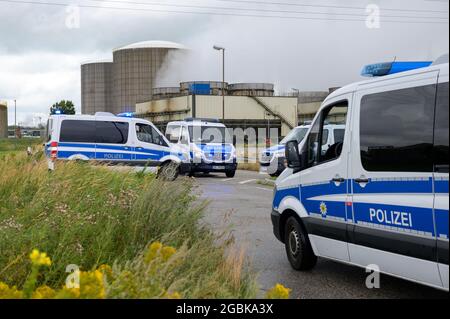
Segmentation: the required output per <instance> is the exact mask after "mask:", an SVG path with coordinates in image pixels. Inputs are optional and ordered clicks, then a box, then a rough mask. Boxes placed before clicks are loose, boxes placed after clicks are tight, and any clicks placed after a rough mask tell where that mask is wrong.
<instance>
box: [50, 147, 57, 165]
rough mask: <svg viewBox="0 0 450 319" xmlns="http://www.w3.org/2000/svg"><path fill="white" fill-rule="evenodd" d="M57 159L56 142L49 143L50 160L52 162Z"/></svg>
mask: <svg viewBox="0 0 450 319" xmlns="http://www.w3.org/2000/svg"><path fill="white" fill-rule="evenodd" d="M57 158H58V142H51V143H50V159H51V160H52V161H54V160H56V159H57Z"/></svg>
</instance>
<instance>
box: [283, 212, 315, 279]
mask: <svg viewBox="0 0 450 319" xmlns="http://www.w3.org/2000/svg"><path fill="white" fill-rule="evenodd" d="M284 234H285V235H284V243H285V245H284V246H285V248H286V254H287V257H288V260H289V263H290V264H291V266H292V268H294V269H295V270H310V269H312V268H313V267H314V266H315V265H316V263H317V256H316V255H314V252H313V250H312V247H311V243H310V241H309V238H308V234H307V232H306V230H305V229H304V227H303V226H302V225H301V224H300V223H299V222H298V220H297V219H296V218H295V217H293V216H291V217H289V218H288V220H287V221H286V224H285V229H284Z"/></svg>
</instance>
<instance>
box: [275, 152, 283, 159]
mask: <svg viewBox="0 0 450 319" xmlns="http://www.w3.org/2000/svg"><path fill="white" fill-rule="evenodd" d="M273 157H276V158H279V157H284V153H281V152H277V153H273Z"/></svg>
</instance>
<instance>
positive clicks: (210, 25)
mask: <svg viewBox="0 0 450 319" xmlns="http://www.w3.org/2000/svg"><path fill="white" fill-rule="evenodd" d="M5 1H6V2H5ZM13 1H25V2H40V3H56V4H62V5H58V6H52V5H44V4H30V3H12V2H13ZM240 1H241V0H210V1H206V0H170V1H168V0H112V2H108V1H101V0H71V1H69V0H0V100H7V101H8V103H9V121H10V124H13V122H14V112H13V111H14V107H13V104H14V103H13V100H14V99H17V112H18V116H17V117H18V122H22V123H27V124H32V123H33V120H34V121H35V122H36V121H37V120H38V117H42V118H45V117H46V114H47V113H48V109H49V106H50V105H51V104H53V103H54V102H56V101H58V100H61V99H70V100H73V101H74V103H75V105H76V108H77V111H78V112H79V111H80V63H82V62H83V61H87V60H92V59H103V58H111V57H112V53H111V51H112V49H113V48H116V47H119V46H122V45H125V44H129V43H132V42H137V41H144V40H168V41H175V42H179V43H182V44H184V45H186V46H188V47H189V48H190V49H191V53H190V55H189V57H188V58H185V59H184V60H178V59H176V60H175V62H174V63H172V64H170V65H167V68H166V69H167V70H166V72H164V73H162V74H161V75H160V76H159V79H158V84H159V85H164V86H165V85H177V83H178V82H179V81H186V80H219V79H220V77H221V73H220V59H219V54H218V52H217V51H214V50H213V49H212V46H213V45H214V44H219V45H222V46H224V47H226V49H227V50H226V62H227V68H226V80H227V81H229V82H271V83H274V84H275V85H276V90H277V91H278V92H288V91H289V90H291V88H298V89H300V90H302V91H310V90H327V89H328V88H329V87H334V86H341V85H345V84H347V83H349V82H352V81H357V80H360V79H361V77H360V76H359V72H360V70H361V67H362V66H363V65H364V64H368V63H374V62H383V61H390V60H392V59H394V58H397V60H432V59H435V58H437V57H438V56H440V55H441V54H444V53H448V51H449V48H448V47H449V40H448V38H449V25H448V1H446V0H444V1H439V0H434V1H432V0H428V1H425V0H395V1H387V0H385V1H382V0H379V1H362V0H354V1H352V0H340V1H338V0H321V1H317V0H298V1H297V0H259V1H247V2H246V1H244V2H240ZM263 2H266V3H267V2H269V3H270V4H265V5H264V4H262V3H263ZM142 3H152V4H153V5H151V6H149V5H143V4H142ZM155 3H157V4H160V5H155ZM273 3H289V4H296V6H293V5H281V4H273ZM65 4H67V6H66V5H65ZM70 4H72V6H69V5H70ZM161 4H166V5H170V6H161ZM370 4H375V5H378V6H379V8H380V10H381V11H380V13H381V19H380V24H379V27H378V26H377V23H376V18H375V20H373V19H370V20H369V22H370V23H369V25H367V23H366V17H367V13H366V10H365V9H366V6H367V5H370ZM73 5H80V6H81V7H78V9H77V8H74V7H73ZM171 5H176V6H171ZM182 5H187V6H191V7H182ZM299 5H302V6H299ZM304 5H310V6H304ZM86 6H88V7H86ZM192 6H199V7H198V8H193V7H192ZM101 7H116V8H119V9H116V10H112V9H107V8H101ZM200 7H201V8H200ZM205 7H225V8H227V9H220V10H219V9H214V8H205ZM124 8H131V9H133V10H124ZM230 8H233V9H234V10H231V9H230ZM369 8H372V7H369ZM242 9H252V10H254V9H256V10H258V11H243V10H242ZM393 9H398V10H393ZM77 10H79V13H80V15H79V24H78V19H77V15H76V13H77ZM150 10H156V11H150ZM264 10H266V11H264ZM371 10H372V9H371ZM167 11H196V12H204V13H211V12H215V13H224V14H225V15H211V14H186V13H174V12H167ZM293 11H296V12H297V13H292V12H293ZM289 12H290V13H289ZM319 13H320V14H319ZM369 13H376V12H375V11H370V12H369ZM239 15H270V16H277V17H270V18H269V17H264V18H263V17H248V16H239ZM279 16H284V17H292V19H287V18H280V17H279ZM299 18H302V19H299ZM305 18H306V19H305ZM311 18H312V19H311ZM349 19H352V20H357V21H347V20H349ZM411 22H413V23H411ZM419 22H420V23H419ZM368 26H369V27H368Z"/></svg>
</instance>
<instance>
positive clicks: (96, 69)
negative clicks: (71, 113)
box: [81, 60, 113, 114]
mask: <svg viewBox="0 0 450 319" xmlns="http://www.w3.org/2000/svg"><path fill="white" fill-rule="evenodd" d="M112 70H113V63H112V61H111V60H101V61H91V62H85V63H83V64H81V113H82V114H95V112H111V109H112V95H111V93H112Z"/></svg>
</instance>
